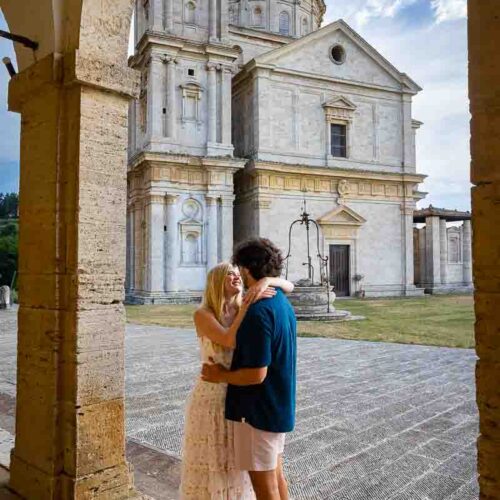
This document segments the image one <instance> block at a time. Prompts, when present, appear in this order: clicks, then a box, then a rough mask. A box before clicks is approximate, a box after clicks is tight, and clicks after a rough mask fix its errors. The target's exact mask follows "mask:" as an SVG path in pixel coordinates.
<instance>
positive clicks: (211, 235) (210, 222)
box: [206, 196, 219, 270]
mask: <svg viewBox="0 0 500 500" xmlns="http://www.w3.org/2000/svg"><path fill="white" fill-rule="evenodd" d="M206 202H207V269H208V270H210V269H212V268H213V267H214V266H216V265H217V262H218V236H219V230H218V225H217V221H218V214H217V208H218V207H217V205H218V203H217V202H218V199H217V198H216V197H215V196H207V197H206Z"/></svg>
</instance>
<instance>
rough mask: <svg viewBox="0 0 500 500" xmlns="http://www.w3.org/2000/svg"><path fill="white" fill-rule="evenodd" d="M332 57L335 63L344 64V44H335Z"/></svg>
mask: <svg viewBox="0 0 500 500" xmlns="http://www.w3.org/2000/svg"><path fill="white" fill-rule="evenodd" d="M330 59H331V60H332V61H333V62H334V63H335V64H342V63H343V62H344V61H345V50H344V47H342V45H334V46H333V47H332V48H331V49H330Z"/></svg>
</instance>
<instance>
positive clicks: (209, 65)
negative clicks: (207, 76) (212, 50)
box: [207, 62, 222, 71]
mask: <svg viewBox="0 0 500 500" xmlns="http://www.w3.org/2000/svg"><path fill="white" fill-rule="evenodd" d="M221 67H222V66H221V65H220V64H217V63H214V62H208V63H207V70H208V71H216V70H217V71H219V70H220V69H221Z"/></svg>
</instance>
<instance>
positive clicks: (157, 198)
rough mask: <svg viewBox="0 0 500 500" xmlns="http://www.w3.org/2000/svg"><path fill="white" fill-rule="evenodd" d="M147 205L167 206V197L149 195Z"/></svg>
mask: <svg viewBox="0 0 500 500" xmlns="http://www.w3.org/2000/svg"><path fill="white" fill-rule="evenodd" d="M147 203H148V204H152V203H158V204H160V205H163V204H165V196H163V195H161V194H149V195H148V197H147Z"/></svg>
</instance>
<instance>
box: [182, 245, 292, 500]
mask: <svg viewBox="0 0 500 500" xmlns="http://www.w3.org/2000/svg"><path fill="white" fill-rule="evenodd" d="M282 266H283V257H282V254H281V252H280V251H279V249H278V248H277V247H276V246H275V245H274V244H273V243H271V242H270V241H269V240H266V239H262V238H259V239H253V240H248V241H246V242H245V243H243V244H241V245H240V246H239V247H238V248H237V249H236V251H235V254H234V256H233V259H232V264H229V263H222V264H219V265H217V266H216V267H215V268H213V269H212V270H211V271H210V272H209V273H208V277H207V285H206V290H205V295H204V300H203V304H202V305H201V307H200V308H199V309H198V310H197V311H196V312H195V315H194V321H195V326H196V332H197V335H198V338H199V342H200V347H201V357H202V362H203V368H202V373H201V378H200V379H199V380H198V381H197V383H196V385H195V387H194V389H193V391H192V393H191V395H190V398H189V400H188V404H187V409H186V423H185V430H184V446H183V457H182V473H181V488H180V492H181V498H182V499H185V500H187V499H192V500H205V499H207V500H215V499H216V500H246V499H255V498H257V500H285V499H288V489H287V484H286V480H285V476H284V474H283V464H282V455H283V449H284V444H285V433H287V432H290V431H291V430H292V429H293V426H294V420H295V380H296V378H295V373H296V319H295V314H294V312H293V309H292V307H291V305H290V303H289V302H288V299H287V298H286V297H285V295H284V294H285V293H290V292H291V291H292V290H293V284H292V283H290V282H289V281H286V280H284V279H281V278H279V276H280V275H281V270H282ZM242 281H243V283H242ZM243 284H244V285H245V288H246V290H247V291H246V293H245V295H244V296H243Z"/></svg>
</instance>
